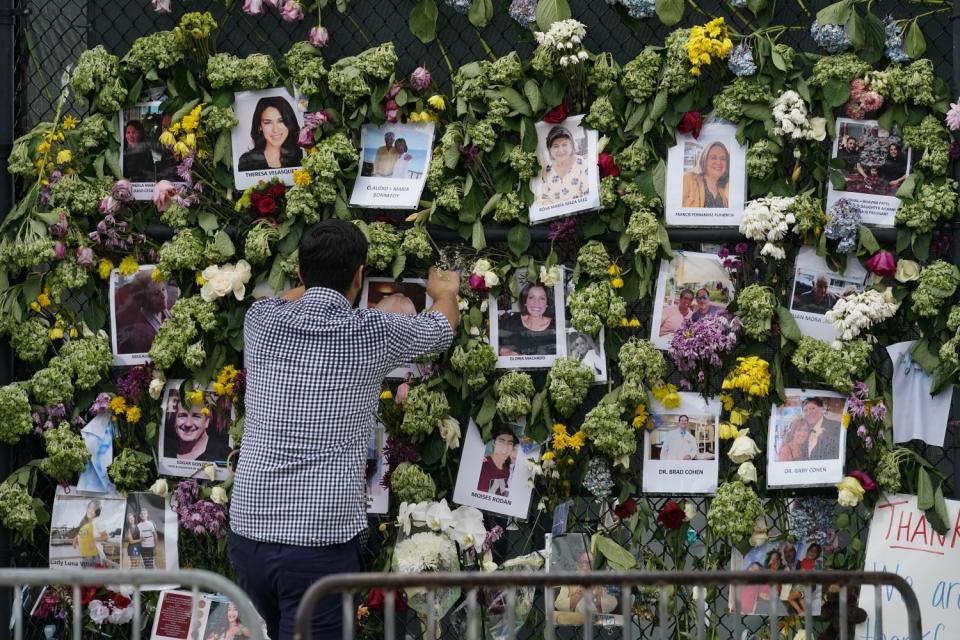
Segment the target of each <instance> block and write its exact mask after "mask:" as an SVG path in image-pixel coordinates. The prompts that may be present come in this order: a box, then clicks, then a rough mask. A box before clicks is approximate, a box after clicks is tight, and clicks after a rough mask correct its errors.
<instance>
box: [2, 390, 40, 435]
mask: <svg viewBox="0 0 960 640" xmlns="http://www.w3.org/2000/svg"><path fill="white" fill-rule="evenodd" d="M0 418H2V420H0V442H3V443H5V444H11V445H12V444H17V443H18V442H20V438H21V437H23V436H25V435H27V434H28V433H31V432H32V431H33V419H32V418H31V416H30V398H29V397H28V396H27V392H26V391H24V390H23V387H21V386H20V385H17V384H8V385H7V386H5V387H0Z"/></svg>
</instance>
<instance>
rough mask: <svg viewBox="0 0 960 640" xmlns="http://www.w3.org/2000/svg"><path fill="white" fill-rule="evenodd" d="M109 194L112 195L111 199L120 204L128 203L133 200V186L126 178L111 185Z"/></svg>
mask: <svg viewBox="0 0 960 640" xmlns="http://www.w3.org/2000/svg"><path fill="white" fill-rule="evenodd" d="M111 192H112V193H113V197H114V198H116V199H117V200H119V201H120V202H130V201H131V200H133V185H132V184H130V181H129V180H127V179H126V178H124V179H123V180H117V181H116V182H115V183H113V189H112V190H111Z"/></svg>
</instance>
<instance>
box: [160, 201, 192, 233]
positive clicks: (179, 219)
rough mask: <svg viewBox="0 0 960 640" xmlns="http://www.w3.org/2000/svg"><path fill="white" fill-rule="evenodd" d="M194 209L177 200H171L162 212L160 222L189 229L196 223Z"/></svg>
mask: <svg viewBox="0 0 960 640" xmlns="http://www.w3.org/2000/svg"><path fill="white" fill-rule="evenodd" d="M192 213H193V212H192V211H191V210H190V209H187V208H186V207H183V206H181V205H180V204H179V203H177V202H171V203H170V206H169V207H167V208H166V209H165V210H164V212H163V213H161V214H160V222H162V223H163V224H165V225H167V226H169V227H173V228H174V229H176V230H178V231H181V230H184V229H189V228H190V227H192V226H193V225H194V221H193V220H192V218H193V217H194V216H193V215H192Z"/></svg>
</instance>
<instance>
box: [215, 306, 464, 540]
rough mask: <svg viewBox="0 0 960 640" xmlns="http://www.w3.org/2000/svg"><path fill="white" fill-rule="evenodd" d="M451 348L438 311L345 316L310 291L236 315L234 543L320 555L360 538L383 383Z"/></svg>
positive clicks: (348, 310)
mask: <svg viewBox="0 0 960 640" xmlns="http://www.w3.org/2000/svg"><path fill="white" fill-rule="evenodd" d="M452 340H453V332H452V331H451V328H450V323H449V322H448V321H447V319H446V318H445V317H444V316H443V314H441V313H439V312H430V313H421V314H419V315H417V316H413V317H410V316H403V315H397V314H387V313H383V312H380V311H375V310H372V309H360V310H358V309H353V308H352V307H351V306H350V304H349V302H348V301H347V299H346V298H345V297H343V296H342V295H341V294H340V293H338V292H336V291H334V290H332V289H325V288H322V287H312V288H310V289H308V290H307V291H306V293H305V294H304V295H303V297H301V298H300V299H299V300H295V301H284V300H280V299H277V298H271V299H267V300H260V301H258V302H256V303H254V304H253V306H252V307H250V309H249V311H247V315H246V318H245V322H244V352H245V359H246V366H247V390H246V396H245V402H246V420H245V427H244V434H243V441H242V443H241V446H240V458H239V461H238V464H237V471H236V475H235V479H234V487H233V495H232V499H231V504H230V522H231V528H232V529H233V531H234V532H236V533H237V534H239V535H241V536H244V537H246V538H250V539H252V540H259V541H261V542H272V543H279V544H291V545H299V546H325V545H332V544H339V543H342V542H346V541H347V540H350V539H351V538H353V537H354V536H356V535H357V534H358V533H359V532H361V531H362V530H364V529H366V528H367V518H366V502H365V498H364V495H365V490H366V479H365V470H366V454H367V444H368V442H369V441H370V438H371V434H372V429H373V424H374V414H375V412H376V409H377V402H378V400H379V395H380V387H381V384H382V383H383V380H384V378H385V376H386V375H387V373H388V372H389V371H391V370H392V369H394V368H395V367H397V366H398V365H400V364H403V363H405V362H412V361H413V360H414V358H416V357H417V356H420V355H423V354H426V353H433V352H437V351H444V350H446V349H448V348H449V346H450V343H451V342H452Z"/></svg>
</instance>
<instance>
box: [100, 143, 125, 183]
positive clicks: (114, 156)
mask: <svg viewBox="0 0 960 640" xmlns="http://www.w3.org/2000/svg"><path fill="white" fill-rule="evenodd" d="M103 157H104V161H105V162H106V163H107V167H109V168H110V171H111V172H112V173H113V175H114V177H116V178H118V179H119V178H122V177H123V172H122V171H120V153H119V152H118V151H117V150H116V149H107V151H106V152H105V153H104V154H103Z"/></svg>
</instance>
